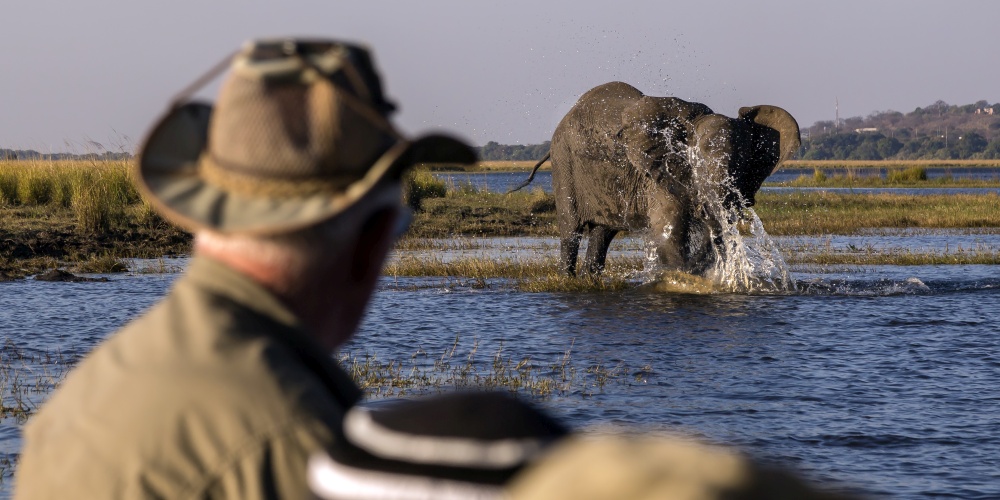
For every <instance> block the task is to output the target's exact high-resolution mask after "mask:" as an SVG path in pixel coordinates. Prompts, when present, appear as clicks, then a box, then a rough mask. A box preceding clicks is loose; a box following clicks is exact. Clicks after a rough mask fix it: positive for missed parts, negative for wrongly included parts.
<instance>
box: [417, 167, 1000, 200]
mask: <svg viewBox="0 0 1000 500" xmlns="http://www.w3.org/2000/svg"><path fill="white" fill-rule="evenodd" d="M878 170H879V173H880V175H881V176H882V177H883V178H884V177H885V175H886V170H887V169H878ZM824 171H825V172H827V175H830V176H833V175H844V173H845V172H846V170H842V169H832V170H824ZM926 171H927V178H928V179H939V178H942V177H946V176H949V177H951V178H952V179H956V180H958V179H971V180H980V181H996V180H997V179H1000V168H992V167H982V168H936V167H935V168H928V169H926ZM866 172H867V170H866ZM873 173H874V172H873ZM801 175H806V176H809V175H812V171H811V170H808V169H807V170H800V169H787V170H778V171H777V172H775V173H773V174H771V176H770V177H768V178H767V181H766V182H791V181H793V180H795V179H797V178H798V177H799V176H801ZM435 176H436V177H437V178H438V179H441V180H443V181H444V182H445V183H446V184H448V185H450V186H451V187H459V186H464V185H471V186H474V187H476V188H477V189H486V190H488V191H492V192H495V193H502V192H506V191H507V190H509V189H511V188H513V187H515V186H518V185H520V184H521V183H522V182H524V181H525V180H526V179H527V178H528V172H475V173H468V172H440V173H435ZM536 188H540V189H542V190H543V191H545V192H547V193H548V192H552V172H551V171H547V170H546V171H539V172H536V173H535V179H534V180H533V181H532V182H531V184H530V185H529V186H528V187H526V188H525V189H528V190H530V189H536ZM783 189H797V190H801V189H802V188H775V187H765V188H763V191H764V192H767V191H769V190H783ZM815 189H819V190H825V191H845V192H854V193H867V192H880V193H881V192H891V193H900V194H915V193H922V194H949V193H952V194H954V193H1000V188H916V189H910V188H815ZM807 190H808V189H807Z"/></svg>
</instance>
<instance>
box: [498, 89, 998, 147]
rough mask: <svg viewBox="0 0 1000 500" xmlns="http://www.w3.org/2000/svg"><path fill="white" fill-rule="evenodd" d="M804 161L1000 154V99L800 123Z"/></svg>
mask: <svg viewBox="0 0 1000 500" xmlns="http://www.w3.org/2000/svg"><path fill="white" fill-rule="evenodd" d="M549 144H550V142H549V141H545V142H543V143H542V144H530V145H527V146H521V145H507V144H497V143H496V142H493V141H490V142H488V143H486V145H485V146H482V147H480V148H478V149H479V157H480V158H481V159H483V160H491V161H503V160H519V161H524V160H539V159H541V158H542V157H543V156H545V153H547V152H548V150H549ZM797 158H799V159H803V160H978V159H988V160H995V159H1000V103H997V104H989V103H988V102H986V101H979V102H977V103H975V104H967V105H964V106H955V105H950V104H948V103H946V102H944V101H937V102H935V103H934V104H931V105H930V106H927V107H923V108H917V109H915V110H913V111H912V112H910V113H905V114H904V113H900V112H899V111H878V112H875V113H872V114H870V115H868V116H867V117H864V118H862V117H852V118H842V119H841V120H840V123H835V122H834V120H829V121H818V122H816V123H815V124H813V125H812V126H810V127H804V128H802V149H800V150H799V154H798V156H797Z"/></svg>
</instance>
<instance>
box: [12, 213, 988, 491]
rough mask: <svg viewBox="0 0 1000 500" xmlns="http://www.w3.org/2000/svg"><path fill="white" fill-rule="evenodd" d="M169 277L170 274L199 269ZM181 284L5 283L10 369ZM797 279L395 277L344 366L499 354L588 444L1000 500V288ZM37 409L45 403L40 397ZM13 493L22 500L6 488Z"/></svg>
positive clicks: (918, 272)
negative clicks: (543, 284) (540, 388)
mask: <svg viewBox="0 0 1000 500" xmlns="http://www.w3.org/2000/svg"><path fill="white" fill-rule="evenodd" d="M778 240H779V243H780V244H781V245H782V247H783V248H786V249H787V248H800V247H814V246H821V245H827V246H830V247H834V248H841V249H843V250H844V251H851V250H852V249H856V248H858V247H865V246H867V247H878V248H900V247H906V246H909V247H912V248H913V249H920V248H941V247H946V246H948V245H949V244H951V245H954V241H956V240H960V241H962V242H963V243H965V244H966V245H980V246H985V247H995V246H996V245H998V244H1000V237H998V236H997V235H991V234H976V233H968V232H959V231H950V232H949V231H942V232H936V233H934V232H932V233H927V232H924V233H921V234H906V233H899V234H890V235H886V234H873V235H869V236H858V237H850V238H815V239H808V238H805V239H803V238H797V239H794V240H792V239H787V240H782V239H780V238H779V239H778ZM948 242H952V243H948ZM469 247H470V245H465V247H464V248H469ZM555 248H556V246H555V242H554V241H552V240H546V239H523V240H521V239H503V240H487V241H485V242H483V243H482V244H480V245H479V246H475V248H472V249H471V250H466V251H468V252H473V253H475V252H481V253H486V254H490V255H496V256H498V257H499V256H509V257H510V258H527V257H530V256H537V255H538V254H543V255H550V254H555V253H556V251H557V250H555ZM457 252H458V253H457V254H455V255H458V254H460V253H461V251H457ZM628 252H641V244H637V243H636V242H635V241H629V240H627V239H625V240H622V241H621V242H618V241H616V243H615V246H614V247H613V255H612V257H611V258H614V253H628ZM786 252H787V250H786ZM453 256H454V255H453ZM164 262H165V264H166V266H165V267H166V269H167V270H168V271H169V270H171V269H174V270H181V269H183V267H184V266H185V264H186V261H185V260H184V259H178V260H167V261H164ZM154 264H155V266H156V267H161V264H163V263H154ZM177 275H178V274H177V272H166V273H131V274H119V275H108V277H109V278H110V281H109V282H106V283H46V282H38V281H34V280H22V281H15V282H8V283H0V336H2V337H3V339H0V340H3V341H4V342H5V345H4V347H3V352H5V353H7V356H8V359H10V354H11V353H12V352H16V353H17V354H18V356H19V357H18V358H17V359H21V360H25V361H19V362H20V363H22V364H23V366H24V367H25V368H26V369H27V370H30V372H29V373H30V374H34V375H39V374H42V373H43V372H44V371H45V370H49V369H52V368H51V366H52V365H51V364H47V363H48V361H42V360H43V359H44V357H45V356H46V355H48V356H49V358H50V360H51V358H56V359H62V360H64V361H72V360H74V359H77V358H79V357H80V356H83V355H85V354H86V353H87V352H89V351H90V350H91V349H92V348H93V347H94V346H95V345H97V344H98V343H100V342H101V340H102V339H104V338H106V337H107V336H108V335H109V334H111V333H112V332H113V331H114V330H116V329H117V328H118V327H119V326H121V325H122V324H124V323H125V322H126V321H128V320H129V319H130V318H132V317H134V316H136V315H137V314H139V313H140V312H141V311H142V310H144V309H145V308H147V307H148V306H149V305H151V304H152V303H154V302H155V301H156V300H157V299H158V298H160V297H161V296H162V295H163V294H164V293H166V291H167V290H168V289H169V287H170V285H171V283H172V282H173V280H174V279H176V277H177ZM792 279H793V280H794V282H795V285H796V286H795V288H796V290H795V291H790V292H782V293H771V294H727V293H716V294H708V295H694V294H666V293H657V292H652V291H648V290H646V289H643V288H641V287H636V288H634V289H630V290H627V291H623V292H605V293H525V292H518V291H515V290H514V289H513V288H512V287H510V286H507V285H506V284H505V283H504V282H503V281H502V280H496V281H491V282H488V283H481V282H472V281H469V280H463V279H461V278H393V277H387V278H384V279H382V281H381V282H380V285H379V288H378V292H377V294H376V296H375V298H374V302H373V304H372V306H371V309H370V311H369V314H368V317H367V318H366V320H365V322H364V323H363V325H362V327H361V331H360V332H359V334H358V335H357V337H356V339H355V340H353V341H352V342H351V343H350V344H349V345H347V346H345V348H344V351H345V352H346V353H349V354H351V355H352V356H355V357H363V356H365V355H368V356H370V357H371V356H374V357H375V358H377V359H381V360H400V361H401V362H403V363H404V364H405V365H406V367H407V368H409V367H410V365H413V367H417V366H427V365H429V364H432V363H433V361H434V360H438V359H442V358H443V357H448V355H449V354H451V358H454V359H462V360H463V361H464V360H468V359H471V360H472V363H473V364H474V365H475V366H476V367H477V369H482V370H489V367H490V365H491V364H492V361H493V360H494V358H495V357H496V355H497V354H498V353H499V355H500V357H501V358H510V359H513V360H515V361H517V360H521V359H524V358H529V359H530V364H531V366H533V367H534V368H535V370H536V372H537V373H538V374H539V375H541V376H553V374H556V373H562V374H566V373H567V368H568V372H569V374H570V375H569V379H570V380H571V383H568V384H567V385H566V386H565V390H556V391H555V392H553V393H552V394H550V395H548V396H538V397H531V396H527V395H526V396H525V397H530V398H532V399H533V400H534V401H537V403H538V404H540V405H542V406H544V407H545V408H547V409H548V410H549V411H551V412H553V413H554V414H555V415H556V416H558V417H559V418H561V419H562V420H564V421H565V422H566V423H568V424H570V425H572V426H575V427H578V428H592V427H594V426H600V427H606V426H612V427H620V426H627V427H628V428H629V429H633V430H636V429H638V430H641V431H644V432H645V431H650V432H672V433H678V434H682V435H686V436H692V437H696V438H699V439H703V440H706V441H709V442H713V443H720V444H725V445H730V446H735V447H738V448H740V449H742V450H744V451H746V452H748V453H751V454H753V455H755V456H758V457H760V458H761V459H763V460H765V461H768V462H772V463H776V464H780V465H783V466H787V467H791V468H794V469H796V470H799V471H801V472H803V473H804V474H806V475H807V476H808V477H810V478H811V479H814V480H816V481H820V482H823V483H824V484H828V485H831V486H832V487H836V488H843V489H846V490H850V491H860V492H863V493H867V494H869V495H873V496H887V497H895V498H922V497H931V496H954V497H960V498H998V497H1000V271H998V269H997V268H996V267H994V266H914V267H898V266H873V267H864V268H857V267H854V268H843V267H840V268H837V267H828V268H814V267H796V268H793V269H792ZM567 353H569V354H568V355H567ZM560 366H561V368H557V367H560ZM602 368H603V369H604V370H605V372H609V371H610V372H611V373H612V375H611V376H609V377H607V380H604V381H602V380H601V378H600V377H598V376H597V375H595V374H596V373H601V369H602ZM29 396H30V397H31V398H33V401H35V403H39V402H41V401H43V400H44V397H45V388H44V387H42V388H41V392H37V393H36V392H30V393H29ZM393 397H398V394H396V395H394V396H393ZM19 430H20V423H19V422H18V421H17V420H16V419H14V418H7V419H4V420H2V421H0V456H2V457H7V458H11V457H12V456H13V455H14V454H16V453H17V451H18V449H19V447H20V436H19ZM0 486H2V487H3V488H6V489H5V490H3V492H4V493H3V494H9V487H10V478H9V477H7V478H6V480H5V481H4V483H3V484H2V485H0Z"/></svg>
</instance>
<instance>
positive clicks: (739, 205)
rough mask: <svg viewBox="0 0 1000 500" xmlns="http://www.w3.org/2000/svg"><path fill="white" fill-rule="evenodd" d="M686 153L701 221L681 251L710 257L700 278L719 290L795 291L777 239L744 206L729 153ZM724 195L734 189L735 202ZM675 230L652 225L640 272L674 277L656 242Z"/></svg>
mask: <svg viewBox="0 0 1000 500" xmlns="http://www.w3.org/2000/svg"><path fill="white" fill-rule="evenodd" d="M713 140H714V139H713ZM723 140H725V138H723ZM687 157H688V160H689V161H690V165H691V188H692V190H693V191H694V199H696V200H698V203H699V204H700V208H701V210H700V215H701V217H703V219H704V221H703V222H704V224H702V225H701V226H702V227H701V230H700V231H691V234H690V235H689V241H688V248H687V249H685V250H686V252H687V254H688V255H691V256H694V258H696V259H697V258H705V259H707V260H709V261H711V265H710V266H709V267H708V268H707V269H706V270H705V271H703V272H702V273H699V274H700V275H701V276H700V277H701V278H704V280H707V281H708V282H710V283H711V284H712V285H713V286H714V287H715V288H716V289H717V290H721V291H727V292H735V293H759V292H790V291H795V290H796V286H795V282H794V281H793V280H792V279H791V277H790V272H789V269H788V264H786V263H785V259H784V257H783V256H782V255H781V251H780V250H779V249H778V245H777V243H776V242H775V241H774V240H773V239H772V238H771V236H770V235H768V234H767V231H766V230H765V229H764V225H763V223H762V222H761V220H760V217H758V216H757V213H756V212H754V211H753V209H751V208H749V207H747V203H746V200H745V199H744V198H743V196H742V195H741V194H740V192H739V190H738V189H736V183H735V180H734V179H733V177H732V176H731V174H730V173H729V170H728V168H727V166H726V165H727V164H728V161H729V158H728V157H722V158H717V159H706V158H703V157H702V155H701V154H700V153H699V146H698V145H695V146H692V147H688V148H687ZM727 194H735V195H736V196H737V201H736V203H729V204H727V203H725V197H726V195H727ZM744 207H746V208H744ZM741 220H743V221H745V222H746V228H747V229H748V230H749V234H748V235H747V236H746V237H744V235H743V234H741V232H740V221H741ZM673 229H674V228H673V227H664V228H651V230H650V232H649V235H650V237H649V238H647V242H646V245H645V255H646V266H645V271H644V273H645V274H646V276H647V277H655V279H656V280H659V281H665V280H670V281H671V282H675V281H677V280H676V279H672V278H671V276H672V275H674V274H676V273H675V272H672V271H668V272H667V273H664V272H663V271H664V270H663V269H662V268H660V265H659V261H658V258H657V246H658V244H659V243H662V242H665V241H667V240H669V239H670V237H671V236H672V233H673ZM658 233H659V234H658ZM658 242H659V243H658ZM706 246H707V247H708V248H709V249H710V250H709V252H708V255H699V249H702V248H704V247H706ZM682 282H683V280H682ZM699 290H700V288H699Z"/></svg>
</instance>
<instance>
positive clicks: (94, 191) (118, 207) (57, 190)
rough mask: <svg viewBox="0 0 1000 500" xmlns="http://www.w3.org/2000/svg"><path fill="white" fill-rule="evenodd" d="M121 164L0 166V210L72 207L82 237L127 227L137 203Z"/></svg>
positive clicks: (127, 172) (18, 163) (6, 163)
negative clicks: (12, 207) (83, 233)
mask: <svg viewBox="0 0 1000 500" xmlns="http://www.w3.org/2000/svg"><path fill="white" fill-rule="evenodd" d="M130 176H131V174H130V169H129V167H128V163H127V162H125V161H40V160H39V161H0V206H14V207H17V206H44V207H68V208H71V209H72V211H73V214H74V217H75V218H76V222H77V225H78V228H79V229H80V230H81V231H84V232H91V233H98V232H103V231H107V230H108V229H109V228H110V227H112V226H115V225H122V224H125V223H127V221H126V219H127V216H128V207H130V206H131V205H135V204H138V203H139V200H140V197H139V193H138V191H137V190H136V189H135V187H134V186H133V184H132V180H131V177H130Z"/></svg>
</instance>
